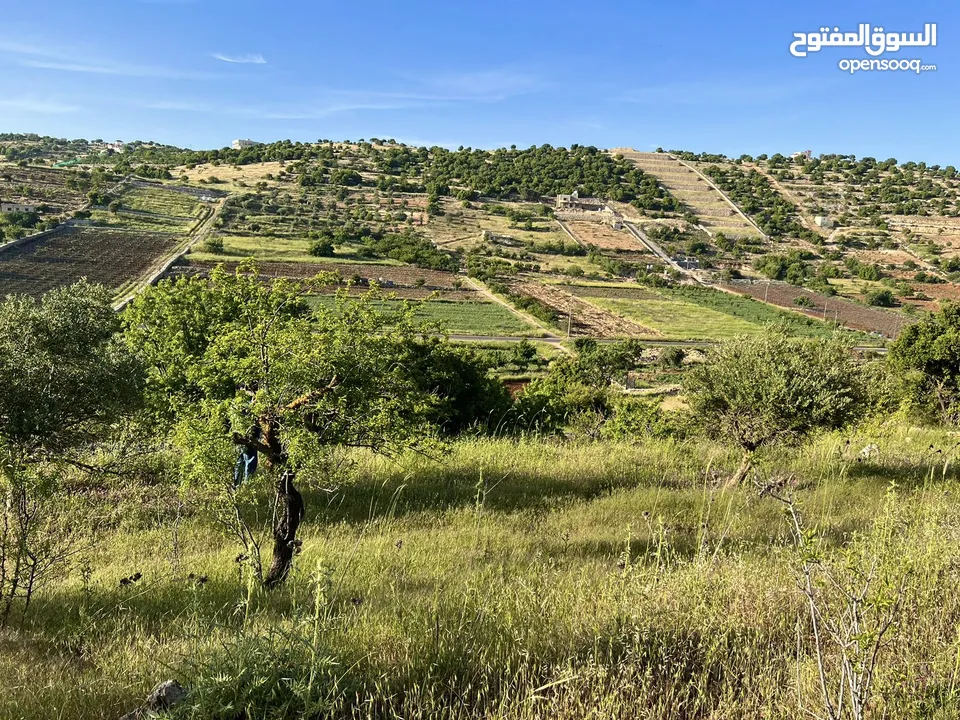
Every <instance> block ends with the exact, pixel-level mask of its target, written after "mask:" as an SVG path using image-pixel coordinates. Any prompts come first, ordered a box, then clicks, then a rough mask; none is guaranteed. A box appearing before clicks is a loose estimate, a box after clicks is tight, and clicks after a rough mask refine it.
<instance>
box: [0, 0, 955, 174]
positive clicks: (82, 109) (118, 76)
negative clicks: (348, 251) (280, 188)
mask: <svg viewBox="0 0 960 720" xmlns="http://www.w3.org/2000/svg"><path fill="white" fill-rule="evenodd" d="M958 20H960V7H958V6H957V5H956V4H954V3H944V2H942V0H941V1H940V2H931V1H929V0H912V1H911V2H902V1H901V2H890V1H888V0H876V1H875V2H822V1H820V0H813V1H805V2H795V3H786V2H771V1H770V0H765V1H764V2H753V1H751V2H719V1H711V0H673V1H672V2H650V1H646V0H625V1H623V2H616V3H614V2H602V1H598V2H576V3H574V2H564V1H562V0H558V1H557V2H552V3H546V2H539V1H538V2H533V1H530V0H528V1H526V2H518V0H513V1H512V2H500V1H499V0H487V1H485V2H465V1H463V0H447V2H423V1H419V0H404V1H403V2H400V1H399V0H394V1H378V0H368V1H367V2H357V3H343V2H326V1H324V0H314V1H313V2H284V1H283V0H274V1H273V2H269V3H268V2H256V1H254V0H122V1H121V0H98V2H96V3H80V2H76V0H39V1H38V2H30V3H9V4H8V5H7V6H6V7H5V8H4V22H3V23H2V24H0V77H3V90H0V131H8V132H37V133H41V134H49V135H56V136H58V137H71V138H73V137H86V138H88V139H93V138H103V139H106V140H113V139H123V140H134V139H140V140H157V141H160V142H166V143H172V144H177V145H182V146H189V147H193V148H209V147H222V146H224V145H227V144H229V142H230V141H231V140H232V139H234V138H237V137H243V138H246V137H249V138H252V139H255V140H261V141H271V140H275V139H283V138H291V139H293V140H303V141H313V140H317V139H319V138H331V139H346V138H350V139H357V138H370V137H382V138H390V137H392V138H396V139H397V140H401V141H405V142H408V143H412V144H417V145H421V144H426V145H434V144H438V145H447V146H452V147H456V146H458V145H461V144H462V145H465V146H472V147H496V146H502V145H510V144H516V145H518V146H520V147H528V146H530V145H533V144H542V143H551V144H553V145H569V144H571V143H580V144H585V145H597V146H599V147H617V146H630V147H635V148H637V149H641V150H644V149H652V148H654V147H656V146H658V145H660V146H663V147H665V148H683V149H690V150H695V151H700V150H706V151H713V152H725V153H727V154H732V155H738V154H740V153H743V152H746V153H750V154H759V153H763V152H766V153H774V152H778V151H779V152H783V153H789V152H792V151H794V150H800V149H807V148H809V149H812V150H813V152H814V153H815V154H818V153H821V152H842V153H855V154H857V155H858V156H862V155H873V156H876V157H881V158H887V157H896V158H898V159H900V160H907V159H912V160H917V161H919V160H924V161H926V162H928V163H930V164H933V163H939V164H941V165H947V164H953V165H957V166H960V139H958V136H957V134H956V133H955V132H954V127H955V124H956V123H955V118H956V117H957V113H958V110H960V108H958V105H960V92H958V90H960V83H958V77H960V75H958V72H960V37H958V34H957V33H956V32H955V31H954V30H955V27H956V25H957V21H958ZM859 23H871V24H872V25H882V26H883V27H884V29H885V30H887V31H896V32H915V31H921V30H922V29H923V26H924V24H925V23H937V27H938V38H937V47H927V48H916V49H904V50H901V51H900V52H899V53H896V54H895V55H893V56H891V57H902V58H914V57H916V58H920V59H921V60H923V62H924V63H930V64H936V65H937V67H938V69H937V71H936V72H928V73H922V74H920V75H915V74H913V73H908V72H895V73H891V72H883V73H881V72H872V73H871V72H864V73H858V74H855V75H853V76H851V75H849V74H848V73H845V72H843V71H841V70H839V69H838V67H837V64H838V61H839V60H840V59H842V58H863V57H868V56H867V55H866V53H865V52H864V50H863V48H836V47H834V48H824V49H822V50H821V51H820V52H819V53H817V54H812V53H811V54H810V55H809V56H808V57H805V58H797V57H793V56H792V55H791V54H790V52H789V46H790V43H791V42H792V40H793V33H794V32H810V31H817V30H818V29H819V28H820V27H821V26H825V25H829V26H839V27H840V29H841V30H844V31H855V30H856V28H857V25H858V24H859Z"/></svg>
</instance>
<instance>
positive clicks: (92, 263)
mask: <svg viewBox="0 0 960 720" xmlns="http://www.w3.org/2000/svg"><path fill="white" fill-rule="evenodd" d="M182 242H183V239H182V238H181V237H180V236H179V235H175V234H173V233H165V232H147V231H134V230H127V229H111V228H100V227H70V226H64V227H62V228H60V229H58V230H54V231H53V232H52V234H50V235H46V236H44V237H42V238H40V239H37V240H31V241H28V242H26V243H23V244H18V245H17V246H16V247H6V248H3V249H0V296H2V295H9V294H23V295H33V296H39V295H42V294H43V293H46V292H48V291H50V290H53V289H54V288H58V287H62V286H64V285H69V284H71V283H73V282H76V281H77V280H79V279H81V278H86V279H87V280H89V281H90V282H94V283H100V284H102V285H104V286H106V287H107V288H110V289H112V290H117V291H119V290H120V289H121V288H124V287H126V286H128V285H129V284H130V282H131V281H132V280H136V279H137V278H142V277H144V276H145V275H147V274H148V272H149V271H150V269H151V268H153V267H155V266H156V265H157V262H158V260H159V259H161V258H163V257H164V256H167V255H169V254H170V253H172V252H173V251H174V250H175V249H176V248H177V247H178V246H179V245H180V244H181V243H182Z"/></svg>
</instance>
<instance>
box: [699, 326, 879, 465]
mask: <svg viewBox="0 0 960 720" xmlns="http://www.w3.org/2000/svg"><path fill="white" fill-rule="evenodd" d="M687 397H688V399H689V401H690V405H691V407H692V409H693V411H694V413H695V414H696V416H697V418H698V420H699V421H700V422H701V423H702V424H703V426H704V427H705V428H709V432H710V433H711V434H713V433H719V434H720V435H722V436H726V437H727V438H728V439H729V440H731V441H733V442H735V443H736V444H737V445H738V446H740V448H741V449H742V450H743V451H744V462H743V464H742V465H741V468H740V470H739V471H738V473H737V475H735V476H734V478H733V480H734V481H737V482H739V481H740V480H742V479H743V477H744V476H745V475H746V473H747V472H748V471H749V469H750V467H751V463H752V453H753V452H754V451H756V450H758V449H760V448H761V447H764V446H767V445H770V444H773V443H775V442H792V441H797V440H800V439H802V438H804V437H805V436H807V435H808V434H810V433H811V432H813V431H814V430H818V429H836V428H842V427H844V426H846V425H848V424H850V423H852V422H854V421H855V420H857V419H859V418H860V417H861V415H862V413H863V411H864V409H865V407H866V405H867V392H866V387H865V384H864V383H863V382H862V375H861V371H860V369H859V367H858V366H857V365H856V363H855V362H854V360H853V358H852V357H851V355H850V352H849V351H848V349H847V348H846V347H845V346H843V345H842V344H840V343H839V342H836V341H826V340H818V341H810V340H800V339H797V338H791V337H788V336H787V335H785V334H784V333H783V332H782V331H781V330H779V329H772V330H768V331H767V332H765V333H764V334H762V335H758V336H755V337H739V338H736V339H734V340H730V341H727V342H725V343H723V344H722V345H720V346H719V347H718V348H717V349H715V350H713V351H711V353H710V356H709V358H708V360H707V362H705V363H703V364H702V365H698V366H696V367H694V368H693V369H692V370H691V371H690V373H689V375H688V376H687Z"/></svg>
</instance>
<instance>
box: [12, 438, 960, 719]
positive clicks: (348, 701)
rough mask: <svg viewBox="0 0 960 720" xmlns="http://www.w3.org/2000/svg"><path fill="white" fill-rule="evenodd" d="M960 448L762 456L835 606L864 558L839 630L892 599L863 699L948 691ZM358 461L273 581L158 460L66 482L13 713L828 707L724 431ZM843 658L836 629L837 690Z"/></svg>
mask: <svg viewBox="0 0 960 720" xmlns="http://www.w3.org/2000/svg"><path fill="white" fill-rule="evenodd" d="M956 445H957V444H956V440H955V439H954V436H952V435H950V434H948V433H946V432H945V431H940V430H936V431H935V430H925V429H921V428H915V427H908V426H906V425H901V424H896V423H890V424H886V425H877V426H874V427H871V428H867V429H863V430H861V431H859V433H857V434H855V435H852V436H851V435H841V434H829V435H823V436H820V437H819V438H817V439H815V440H813V441H812V442H810V443H809V444H808V445H806V446H804V447H802V448H800V449H797V450H791V451H786V450H778V451H775V452H771V453H769V454H767V455H765V456H762V457H761V458H760V459H759V461H758V466H759V472H758V482H759V483H760V484H761V485H765V484H767V485H771V486H773V487H776V488H777V490H776V492H777V493H783V494H790V495H792V496H793V497H794V498H795V501H796V506H797V508H798V509H799V513H800V517H801V518H802V523H803V526H804V528H806V529H809V531H810V538H811V547H812V548H815V552H816V560H815V562H814V564H813V567H814V571H813V573H814V576H813V582H814V583H815V584H816V587H817V588H819V590H818V592H820V593H821V594H819V595H818V602H819V603H821V605H820V607H821V611H820V612H821V615H820V617H821V619H822V620H823V622H824V623H830V622H836V623H840V621H841V619H842V616H843V612H844V608H846V607H847V606H846V605H844V602H843V595H842V594H841V593H840V592H839V590H838V588H839V589H841V590H842V589H845V588H848V587H855V586H857V587H858V583H859V582H861V581H862V579H863V578H864V577H866V576H868V575H869V576H871V577H873V578H874V584H873V585H871V586H870V592H868V593H866V603H865V606H866V607H867V608H868V610H867V611H866V613H865V615H864V619H863V622H864V627H863V628H862V630H863V634H862V635H858V636H856V637H855V638H854V640H853V641H852V642H854V643H856V642H860V643H863V644H866V643H867V636H868V634H869V632H870V631H871V627H872V626H871V623H872V622H873V619H874V615H872V614H871V613H872V612H873V613H883V612H887V611H888V610H889V609H891V608H892V609H893V616H894V622H893V624H892V625H891V626H890V628H889V629H888V631H887V633H886V634H885V635H884V640H883V643H882V646H881V648H880V651H879V656H878V663H877V671H876V676H875V679H874V691H875V692H874V695H873V697H872V699H871V701H870V708H869V715H868V716H869V717H876V718H881V717H887V718H952V717H956V715H957V712H958V710H960V702H958V696H957V693H958V692H960V688H958V687H957V680H958V673H960V663H958V660H957V658H958V657H960V634H958V631H957V628H958V623H960V600H958V597H957V594H956V592H955V590H954V589H955V587H956V585H957V582H958V580H960V565H958V564H957V562H956V557H957V551H958V549H960V511H958V509H957V507H956V500H955V498H954V493H955V486H956V480H957V471H956V466H955V465H954V464H953V462H952V457H953V455H954V454H955V452H956ZM869 446H873V447H869ZM865 447H868V448H869V449H868V451H867V452H864V453H861V449H863V448H865ZM345 459H346V460H349V464H347V465H344V466H342V467H341V471H340V472H339V473H338V475H337V477H340V478H341V479H343V482H342V483H340V484H338V486H337V487H336V488H335V489H334V488H333V487H332V486H331V487H326V489H320V487H319V486H320V485H329V484H330V483H329V482H324V483H318V486H317V487H315V488H314V489H312V490H310V491H308V492H307V491H305V496H306V503H307V515H306V520H305V522H304V526H303V528H302V537H303V546H302V552H301V554H300V555H299V556H298V557H297V560H296V564H295V570H294V574H293V576H292V577H291V578H290V580H289V582H288V583H287V585H286V586H284V587H282V588H280V589H278V590H275V591H272V592H270V591H265V590H261V589H259V587H258V586H256V584H255V583H252V582H250V581H249V577H248V574H247V573H245V571H244V563H243V561H242V558H239V560H240V561H239V562H238V553H239V552H240V549H239V547H238V545H237V544H236V543H235V542H233V541H231V540H230V538H229V537H227V536H226V535H225V534H224V533H223V532H222V529H221V528H220V527H219V526H218V525H217V524H216V523H215V522H213V521H212V520H210V518H211V517H213V516H215V515H216V514H215V513H213V514H211V513H210V512H200V505H201V504H203V503H204V502H205V501H204V499H203V498H202V497H199V496H197V495H195V494H193V493H192V492H191V491H189V490H187V491H183V492H180V493H178V491H177V490H176V489H175V487H174V486H173V483H172V482H171V480H170V479H169V478H165V477H164V476H163V474H162V473H159V474H157V475H154V476H152V477H153V479H152V480H147V479H141V481H139V482H129V481H128V480H111V479H109V478H108V477H105V479H104V480H103V481H102V484H100V485H95V486H90V485H87V486H84V487H77V488H75V489H74V492H73V493H72V494H71V497H70V500H69V502H70V503H72V505H71V508H72V514H73V517H74V520H76V519H77V518H84V519H85V522H86V523H87V525H88V526H89V527H90V528H95V532H94V533H93V539H92V541H90V540H89V538H87V537H84V538H83V539H80V538H78V542H77V544H76V547H75V554H74V555H73V556H71V563H70V570H69V572H68V573H67V574H66V575H64V576H62V577H57V578H56V579H54V580H52V581H51V582H50V583H49V584H48V585H47V586H45V587H44V588H43V589H42V592H39V593H38V594H37V596H36V598H35V600H34V602H33V605H32V606H31V607H30V609H29V612H28V613H27V614H26V615H20V614H17V615H15V616H14V617H12V618H11V622H10V623H9V624H8V627H6V628H5V629H3V630H2V631H0V681H2V683H3V687H4V690H5V691H4V693H2V694H0V717H3V718H21V719H23V720H34V719H37V720H39V719H40V718H43V719H44V720H47V719H49V718H63V719H67V718H69V719H70V720H86V719H88V718H89V719H93V718H115V717H119V716H120V715H122V714H123V713H124V712H127V711H129V710H131V709H133V708H134V707H136V706H137V704H138V703H139V702H141V701H142V699H143V698H144V697H145V695H146V694H147V693H148V692H149V690H150V689H151V688H152V687H153V686H154V685H155V684H156V683H157V682H159V681H161V680H165V679H167V678H176V679H178V680H179V681H181V682H182V683H183V684H184V686H185V687H187V688H188V689H189V690H190V696H189V700H188V701H187V702H186V703H185V704H183V705H181V706H179V707H178V708H177V710H176V711H175V714H173V715H172V716H171V717H176V718H198V719H199V718H204V719H208V718H231V719H232V718H250V719H253V718H258V719H260V718H288V717H309V718H314V717H316V718H321V717H322V718H327V717H329V718H342V717H356V718H401V717H402V718H426V717H431V718H480V717H486V718H585V717H591V718H610V717H615V718H711V719H719V718H799V717H808V716H809V717H823V716H824V713H823V702H822V699H821V697H822V692H821V690H820V681H819V671H818V663H817V661H816V654H815V651H814V646H813V643H814V640H813V635H812V630H811V624H810V616H809V612H808V607H807V604H806V598H805V597H804V595H803V594H802V593H801V592H800V591H799V589H798V584H797V583H798V580H800V579H801V578H802V576H801V575H798V571H799V569H800V568H801V567H802V564H803V559H802V557H801V553H800V552H799V551H798V550H797V549H796V548H795V543H794V539H793V534H792V531H791V525H790V520H789V516H788V515H787V514H786V513H785V512H784V506H783V504H782V503H780V502H778V501H777V500H776V499H774V498H773V497H770V496H762V495H761V493H760V492H758V490H757V488H756V487H751V486H750V485H744V486H742V487H740V488H738V489H734V490H729V489H724V487H723V478H724V477H725V476H726V475H727V474H729V473H730V472H731V471H732V469H733V468H734V467H735V466H736V464H737V461H738V459H739V458H738V457H737V456H736V454H735V453H733V452H731V451H730V450H728V449H725V448H724V447H723V446H721V445H719V444H715V443H713V442H711V441H708V440H694V441H675V440H670V441H665V440H659V441H658V440H649V441H642V442H639V443H619V442H611V441H605V442H588V441H570V442H551V441H549V440H537V441H534V440H519V441H518V440H469V439H464V440H460V441H457V442H455V443H454V444H453V445H452V446H451V447H450V452H449V453H448V454H446V455H444V456H442V457H440V458H438V459H425V458H423V457H419V456H404V457H402V458H400V459H399V460H397V461H395V462H394V461H389V460H385V459H382V458H377V457H374V456H371V455H367V454H364V453H359V452H358V453H352V454H350V455H349V457H347V458H345ZM344 468H346V469H344ZM256 483H263V484H265V485H268V484H269V481H268V480H263V479H262V480H260V481H256ZM256 483H255V484H256ZM261 490H262V492H264V493H266V492H269V488H268V487H264V488H259V486H256V487H254V486H251V487H249V488H248V489H247V490H246V492H249V493H251V494H254V495H255V494H257V493H258V492H260V491H261ZM207 509H208V510H209V508H207ZM263 521H264V523H269V518H263ZM828 574H829V577H832V578H833V581H828V580H827V579H826V578H827V575H828ZM135 576H136V578H137V579H135V580H133V581H131V580H130V578H131V577H135ZM881 581H882V582H881ZM891 588H892V589H893V590H896V589H898V588H902V591H900V592H899V594H896V598H895V600H896V602H894V601H893V600H889V596H890V592H891ZM885 598H886V599H885ZM871 602H873V603H874V605H870V603H871ZM870 608H873V610H871V609H870ZM838 662H839V651H838V650H837V649H836V647H834V646H832V645H830V644H828V645H827V646H826V653H825V658H824V660H823V665H824V673H825V674H826V678H827V681H828V683H829V686H830V687H831V689H832V688H833V687H834V685H835V684H836V683H837V682H838V678H839V677H840V675H839V674H838V672H839V671H838Z"/></svg>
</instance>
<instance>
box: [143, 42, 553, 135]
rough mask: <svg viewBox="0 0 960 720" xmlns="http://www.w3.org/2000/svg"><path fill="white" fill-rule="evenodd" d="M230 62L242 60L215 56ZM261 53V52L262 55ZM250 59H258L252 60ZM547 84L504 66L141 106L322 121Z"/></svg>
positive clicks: (510, 93) (482, 99)
mask: <svg viewBox="0 0 960 720" xmlns="http://www.w3.org/2000/svg"><path fill="white" fill-rule="evenodd" d="M214 57H218V59H221V60H225V61H226V62H241V61H240V60H238V59H236V58H234V59H231V60H226V58H225V56H224V57H220V56H216V55H215V56H214ZM256 57H260V56H256ZM248 62H253V61H252V60H249V61H248ZM545 87H547V85H546V84H545V83H544V82H542V81H541V80H539V79H538V78H537V77H535V76H533V75H530V74H524V73H515V72H512V71H504V70H491V71H483V72H472V73H461V74H446V75H442V76H435V77H428V78H424V77H415V76H413V75H410V76H409V77H408V78H404V86H403V87H398V88H390V89H379V90H372V89H369V90H358V89H350V90H343V89H333V88H317V89H314V90H313V91H307V90H304V91H302V92H300V93H298V95H299V96H300V97H302V98H304V100H303V101H302V102H299V103H296V104H286V103H277V104H270V103H263V104H257V105H245V106H233V107H231V106H223V105H220V104H217V105H213V104H211V103H209V102H206V101H203V100H192V99H185V100H184V99H171V100H149V101H146V102H144V103H140V104H139V105H138V106H139V107H143V108H146V109H150V110H163V111H170V112H192V113H217V114H220V115H233V116H236V117H243V118H250V119H255V120H320V119H325V118H329V117H331V116H333V115H340V114H346V113H359V112H386V111H391V110H405V109H411V108H433V107H441V106H446V105H453V104H459V103H492V102H500V101H502V100H506V99H507V98H510V97H514V96H516V95H520V94H525V93H532V92H536V91H539V90H541V89H543V88H545Z"/></svg>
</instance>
